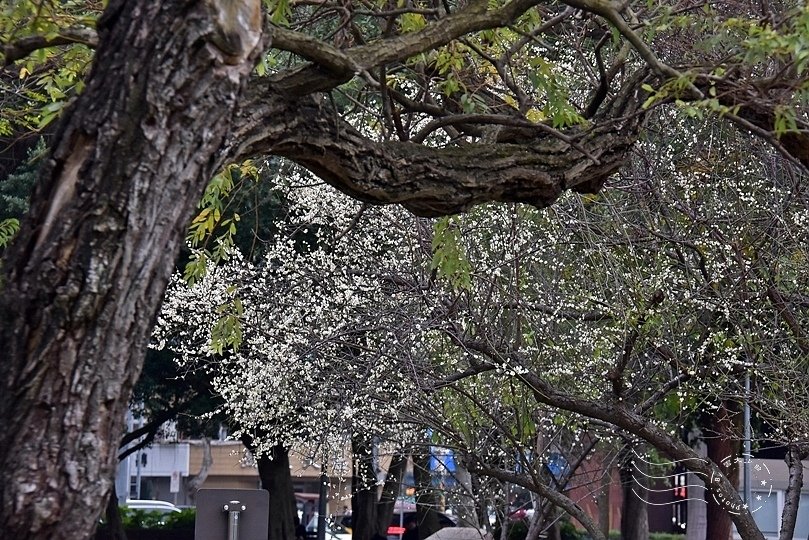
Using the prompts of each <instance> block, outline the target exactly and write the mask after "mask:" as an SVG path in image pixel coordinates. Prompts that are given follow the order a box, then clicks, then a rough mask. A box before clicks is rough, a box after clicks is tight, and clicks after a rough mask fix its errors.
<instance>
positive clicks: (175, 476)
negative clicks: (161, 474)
mask: <svg viewBox="0 0 809 540" xmlns="http://www.w3.org/2000/svg"><path fill="white" fill-rule="evenodd" d="M179 491H180V471H171V485H170V486H169V492H170V493H179Z"/></svg>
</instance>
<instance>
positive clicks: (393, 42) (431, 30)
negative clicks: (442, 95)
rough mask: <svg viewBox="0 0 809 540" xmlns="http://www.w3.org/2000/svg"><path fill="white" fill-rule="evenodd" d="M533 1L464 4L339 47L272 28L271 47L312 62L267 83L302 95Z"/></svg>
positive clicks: (515, 13) (495, 23)
mask: <svg viewBox="0 0 809 540" xmlns="http://www.w3.org/2000/svg"><path fill="white" fill-rule="evenodd" d="M539 3H540V1H539V0H512V1H511V2H509V3H508V4H506V5H505V6H503V7H501V8H500V9H496V10H492V11H489V10H486V9H485V7H484V6H485V4H480V5H476V6H470V7H469V8H466V9H463V10H459V11H458V12H456V13H453V14H452V15H448V16H446V17H444V18H442V19H439V20H437V21H434V22H432V23H430V24H428V25H427V26H425V27H424V28H423V29H421V30H419V31H418V32H411V33H408V34H402V35H397V36H395V37H390V38H387V39H382V40H379V41H375V42H373V43H369V44H367V45H360V46H358V47H354V48H351V49H347V50H345V51H342V52H341V51H339V50H338V49H335V48H333V47H330V46H327V45H324V44H322V43H315V41H316V40H311V39H309V38H305V37H303V36H300V35H295V33H291V32H289V31H287V30H279V29H277V28H274V29H273V35H274V36H276V37H275V41H274V46H276V47H278V48H280V49H284V50H289V51H291V52H294V53H295V54H297V55H299V56H301V57H303V58H306V59H309V60H312V61H314V62H315V63H312V64H305V65H303V66H301V67H299V68H297V69H294V70H290V71H285V72H282V73H279V74H278V75H276V76H274V77H273V78H272V79H271V85H272V87H273V88H274V89H275V91H276V92H278V93H279V94H284V95H305V94H309V93H314V92H322V91H325V90H329V89H332V88H334V87H336V86H339V85H340V84H342V83H344V82H347V81H349V80H350V79H351V78H352V77H354V75H356V74H357V73H360V72H362V71H366V70H369V69H372V68H375V67H378V66H381V65H384V64H389V63H391V62H396V61H401V60H405V59H407V58H410V57H411V56H414V55H416V54H419V53H422V52H424V51H429V50H432V49H435V48H436V47H440V46H442V45H446V44H447V43H449V42H450V41H452V40H453V39H457V38H459V37H461V36H464V35H466V34H469V33H470V32H478V31H480V30H488V29H490V28H497V27H500V26H506V25H508V24H510V23H511V22H513V21H514V20H515V19H516V18H517V17H519V16H520V15H522V14H523V13H525V12H526V11H528V10H529V9H531V8H532V7H534V6H536V5H537V4H539ZM321 62H323V65H321Z"/></svg>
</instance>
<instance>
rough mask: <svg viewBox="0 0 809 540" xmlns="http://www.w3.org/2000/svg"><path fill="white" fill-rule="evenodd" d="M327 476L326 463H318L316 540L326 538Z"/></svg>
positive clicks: (324, 539)
mask: <svg viewBox="0 0 809 540" xmlns="http://www.w3.org/2000/svg"><path fill="white" fill-rule="evenodd" d="M328 482H329V477H328V476H327V475H326V464H325V463H322V464H321V465H320V493H319V497H320V498H319V499H318V508H317V540H326V497H328V496H329V490H328Z"/></svg>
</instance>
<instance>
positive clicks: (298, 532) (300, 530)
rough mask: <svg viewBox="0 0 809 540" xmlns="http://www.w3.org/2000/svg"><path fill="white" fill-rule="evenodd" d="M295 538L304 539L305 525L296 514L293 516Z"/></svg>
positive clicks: (297, 539)
mask: <svg viewBox="0 0 809 540" xmlns="http://www.w3.org/2000/svg"><path fill="white" fill-rule="evenodd" d="M295 540H306V527H304V526H303V524H302V523H301V518H299V517H298V516H295Z"/></svg>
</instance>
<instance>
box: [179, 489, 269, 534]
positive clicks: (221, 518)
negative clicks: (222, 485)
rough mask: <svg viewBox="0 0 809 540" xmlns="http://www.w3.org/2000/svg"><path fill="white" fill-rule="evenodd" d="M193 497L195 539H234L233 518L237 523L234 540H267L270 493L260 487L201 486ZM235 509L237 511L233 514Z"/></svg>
mask: <svg viewBox="0 0 809 540" xmlns="http://www.w3.org/2000/svg"><path fill="white" fill-rule="evenodd" d="M196 499H197V519H196V523H195V525H194V539H195V540H229V539H231V538H233V536H232V535H233V522H234V517H235V518H236V519H235V521H236V523H237V526H238V533H237V536H236V539H235V540H239V539H241V540H267V536H268V531H269V519H270V494H269V492H267V491H265V490H263V489H201V490H199V491H198V492H197V496H196ZM234 511H235V512H238V513H237V514H236V515H235V516H234V515H233V512H234ZM229 526H230V529H229Z"/></svg>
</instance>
